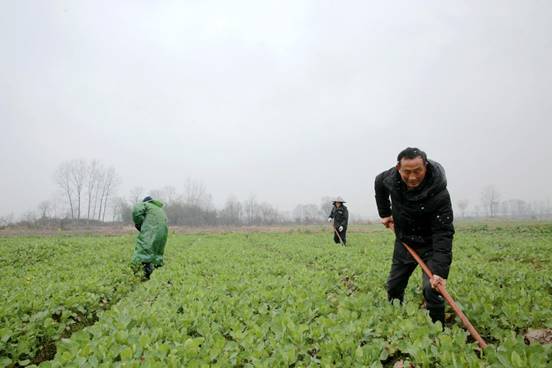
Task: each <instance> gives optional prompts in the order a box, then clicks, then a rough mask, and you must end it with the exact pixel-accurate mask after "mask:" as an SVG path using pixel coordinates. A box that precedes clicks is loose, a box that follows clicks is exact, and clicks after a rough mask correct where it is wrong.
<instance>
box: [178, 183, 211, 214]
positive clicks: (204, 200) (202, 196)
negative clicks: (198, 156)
mask: <svg viewBox="0 0 552 368" xmlns="http://www.w3.org/2000/svg"><path fill="white" fill-rule="evenodd" d="M184 201H185V203H186V204H188V205H191V206H198V207H200V208H207V207H208V206H209V205H210V201H211V197H210V195H209V194H208V193H207V188H206V187H205V185H204V184H203V183H202V182H197V181H194V180H192V179H190V178H188V180H187V181H186V184H185V186H184Z"/></svg>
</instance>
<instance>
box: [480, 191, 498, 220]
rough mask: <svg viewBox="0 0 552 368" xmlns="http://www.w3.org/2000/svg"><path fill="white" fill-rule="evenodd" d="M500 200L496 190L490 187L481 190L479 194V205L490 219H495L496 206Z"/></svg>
mask: <svg viewBox="0 0 552 368" xmlns="http://www.w3.org/2000/svg"><path fill="white" fill-rule="evenodd" d="M499 200H500V194H499V193H498V191H497V190H496V188H495V187H494V186H492V185H489V186H487V187H485V188H484V189H483V192H482V193H481V204H482V205H483V208H485V209H486V210H487V214H488V215H489V216H490V217H495V216H496V214H497V210H498V204H499V203H500V202H499Z"/></svg>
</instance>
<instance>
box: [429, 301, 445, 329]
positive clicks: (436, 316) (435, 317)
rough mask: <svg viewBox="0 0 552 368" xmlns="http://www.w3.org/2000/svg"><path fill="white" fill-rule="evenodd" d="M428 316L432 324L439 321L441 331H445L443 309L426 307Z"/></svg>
mask: <svg viewBox="0 0 552 368" xmlns="http://www.w3.org/2000/svg"><path fill="white" fill-rule="evenodd" d="M427 310H428V311H429V316H430V317H431V321H432V322H433V323H435V322H437V321H440V322H441V326H442V328H443V330H444V329H445V307H444V306H443V307H427Z"/></svg>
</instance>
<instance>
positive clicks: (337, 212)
mask: <svg viewBox="0 0 552 368" xmlns="http://www.w3.org/2000/svg"><path fill="white" fill-rule="evenodd" d="M344 203H346V202H345V201H344V200H343V198H341V197H337V198H336V199H335V201H333V202H332V204H333V207H332V212H331V213H330V216H329V217H328V222H332V221H333V227H334V242H335V243H336V244H339V243H341V241H340V240H339V238H341V240H342V241H343V245H346V244H347V224H348V222H349V210H347V207H346V206H345V205H344ZM338 234H339V235H338Z"/></svg>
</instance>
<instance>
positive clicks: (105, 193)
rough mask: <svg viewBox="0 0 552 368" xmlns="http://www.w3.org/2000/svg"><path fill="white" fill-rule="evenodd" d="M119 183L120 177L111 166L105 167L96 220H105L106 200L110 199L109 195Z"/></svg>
mask: <svg viewBox="0 0 552 368" xmlns="http://www.w3.org/2000/svg"><path fill="white" fill-rule="evenodd" d="M119 183H120V179H119V176H118V175H117V173H116V172H115V169H114V168H113V167H110V168H109V169H107V171H106V172H105V178H104V181H103V186H102V191H101V195H100V211H99V213H98V220H101V221H105V214H106V212H107V205H108V201H109V200H110V199H111V196H112V195H113V194H114V192H115V188H116V187H117V186H118V185H119Z"/></svg>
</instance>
